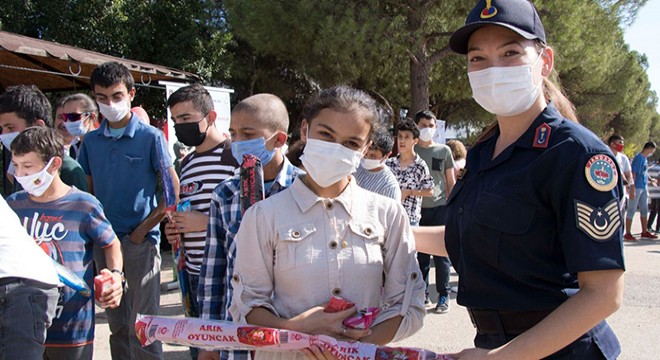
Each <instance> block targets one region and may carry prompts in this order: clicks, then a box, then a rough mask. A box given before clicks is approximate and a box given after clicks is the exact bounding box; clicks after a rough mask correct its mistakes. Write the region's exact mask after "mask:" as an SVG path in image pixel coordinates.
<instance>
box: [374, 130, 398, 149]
mask: <svg viewBox="0 0 660 360" xmlns="http://www.w3.org/2000/svg"><path fill="white" fill-rule="evenodd" d="M393 147H394V139H393V138H392V136H391V135H390V134H389V132H388V131H387V130H385V129H379V130H378V131H374V132H373V133H371V146H369V149H370V150H378V151H380V152H381V153H382V154H383V156H385V155H387V154H389V153H390V152H392V148H393Z"/></svg>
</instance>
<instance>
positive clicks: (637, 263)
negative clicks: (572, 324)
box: [94, 215, 660, 360]
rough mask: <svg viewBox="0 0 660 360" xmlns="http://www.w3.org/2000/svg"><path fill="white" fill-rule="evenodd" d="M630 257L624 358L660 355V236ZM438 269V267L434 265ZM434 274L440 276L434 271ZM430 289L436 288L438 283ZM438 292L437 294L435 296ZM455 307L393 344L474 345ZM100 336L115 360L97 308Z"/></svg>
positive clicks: (463, 314) (167, 307)
mask: <svg viewBox="0 0 660 360" xmlns="http://www.w3.org/2000/svg"><path fill="white" fill-rule="evenodd" d="M639 233H641V229H640V226H639V217H638V216H637V215H636V216H635V222H634V223H633V234H639ZM624 251H625V257H626V274H625V292H624V301H623V305H622V307H621V308H620V309H619V311H618V312H616V313H615V314H613V315H612V316H610V318H609V319H608V322H609V323H610V326H611V327H612V328H613V329H614V332H615V333H616V334H617V336H618V338H619V341H620V342H621V346H622V349H623V351H622V354H621V357H620V359H623V360H633V359H635V360H647V359H648V360H650V359H660V240H639V241H637V242H635V243H628V242H625V243H624ZM171 263H172V262H171V253H169V252H166V253H163V266H162V272H161V277H162V283H163V284H167V283H169V282H171V280H172V270H171ZM431 271H433V269H431ZM430 277H431V279H434V276H433V273H432V274H431V276H430ZM457 282H458V278H457V276H456V273H452V275H451V283H452V286H456V284H457ZM430 288H431V289H432V291H433V289H435V287H434V286H433V285H431V286H430ZM436 296H437V295H436V294H433V293H432V296H431V298H432V299H435V298H436ZM451 298H452V302H451V310H450V311H449V312H448V313H446V314H436V313H434V312H433V307H430V308H429V312H428V314H427V316H426V317H425V319H424V327H423V328H422V329H421V330H420V331H419V332H418V333H417V334H415V335H414V336H412V337H410V338H408V339H406V340H404V341H401V342H398V343H393V344H392V345H393V346H413V347H419V348H425V349H429V350H432V351H435V352H438V353H448V352H449V353H451V352H457V351H460V350H461V349H463V348H466V347H472V339H473V337H474V334H475V331H474V328H473V326H472V324H471V323H470V318H469V316H468V313H467V311H466V309H465V308H464V307H462V306H459V305H458V304H456V302H455V301H454V299H455V294H452V296H451ZM160 303H161V307H160V309H161V315H164V316H183V311H182V309H181V298H180V295H179V292H178V288H175V289H174V290H170V291H162V292H161V299H160ZM96 315H97V321H96V341H95V343H94V354H95V356H94V359H99V360H109V359H111V357H110V349H109V347H108V336H109V334H110V331H109V329H108V325H107V321H106V318H105V314H104V313H103V311H102V310H101V309H100V308H98V307H97V308H96ZM163 350H164V359H167V360H184V359H190V356H189V353H188V348H186V347H182V346H173V345H167V344H164V345H163Z"/></svg>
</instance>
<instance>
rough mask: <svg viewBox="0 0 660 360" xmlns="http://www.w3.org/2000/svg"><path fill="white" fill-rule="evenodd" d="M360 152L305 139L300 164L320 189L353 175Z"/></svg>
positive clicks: (359, 158) (325, 142)
mask: <svg viewBox="0 0 660 360" xmlns="http://www.w3.org/2000/svg"><path fill="white" fill-rule="evenodd" d="M361 159H362V152H360V151H355V150H351V149H349V148H347V147H344V146H342V145H340V144H337V143H332V142H327V141H322V140H316V139H310V138H307V143H306V144H305V150H303V154H302V155H301V156H300V162H302V164H303V166H304V167H305V171H307V174H308V175H309V176H311V177H312V179H313V180H314V182H316V183H317V184H319V186H321V187H324V188H326V187H328V186H330V185H332V184H334V183H336V182H338V181H339V180H341V179H343V178H345V177H347V176H349V175H350V174H352V173H354V172H355V170H356V169H357V167H358V166H359V165H360V160H361Z"/></svg>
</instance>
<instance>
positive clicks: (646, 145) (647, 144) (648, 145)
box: [644, 141, 655, 150]
mask: <svg viewBox="0 0 660 360" xmlns="http://www.w3.org/2000/svg"><path fill="white" fill-rule="evenodd" d="M646 149H655V143H654V142H653V141H649V142H647V143H646V144H644V150H646Z"/></svg>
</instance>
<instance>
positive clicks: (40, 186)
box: [14, 158, 54, 197]
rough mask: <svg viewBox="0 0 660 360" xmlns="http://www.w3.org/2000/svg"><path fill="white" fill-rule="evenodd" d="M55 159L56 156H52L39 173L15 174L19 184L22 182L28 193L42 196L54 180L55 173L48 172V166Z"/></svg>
mask: <svg viewBox="0 0 660 360" xmlns="http://www.w3.org/2000/svg"><path fill="white" fill-rule="evenodd" d="M53 159H54V158H51V159H50V160H49V161H48V164H46V166H44V168H43V169H42V170H41V171H39V172H38V173H34V174H32V175H25V176H14V178H15V179H16V181H18V183H19V184H21V186H22V187H23V189H24V190H25V191H27V192H28V194H30V195H32V196H37V197H38V196H41V195H43V194H44V193H45V192H46V190H48V188H49V187H50V184H51V183H52V182H53V175H51V174H50V173H48V168H49V167H50V165H51V164H52V163H53Z"/></svg>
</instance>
